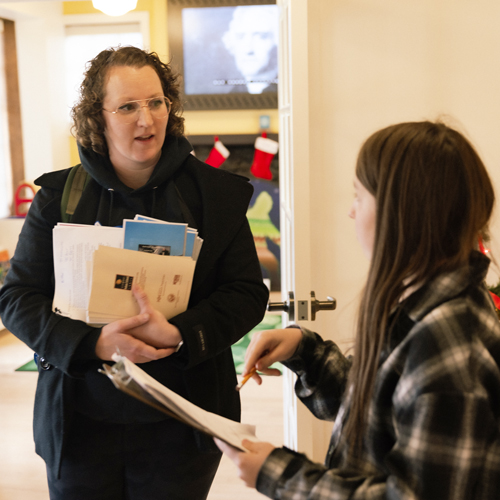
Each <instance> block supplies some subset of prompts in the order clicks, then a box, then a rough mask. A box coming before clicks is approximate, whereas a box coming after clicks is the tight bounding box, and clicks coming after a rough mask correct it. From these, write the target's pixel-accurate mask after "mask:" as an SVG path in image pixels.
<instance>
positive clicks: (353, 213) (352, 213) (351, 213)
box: [347, 203, 356, 219]
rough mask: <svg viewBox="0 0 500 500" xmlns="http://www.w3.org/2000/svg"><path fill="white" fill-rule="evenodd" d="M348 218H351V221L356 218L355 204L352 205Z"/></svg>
mask: <svg viewBox="0 0 500 500" xmlns="http://www.w3.org/2000/svg"><path fill="white" fill-rule="evenodd" d="M347 216H348V217H350V218H351V219H355V218H356V212H355V211H354V203H353V204H352V205H351V208H350V209H349V212H347Z"/></svg>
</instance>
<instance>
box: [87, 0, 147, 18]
mask: <svg viewBox="0 0 500 500" xmlns="http://www.w3.org/2000/svg"><path fill="white" fill-rule="evenodd" d="M92 5H93V6H94V8H95V9H98V10H100V11H101V12H104V14H107V15H108V16H123V14H126V13H127V12H130V11H131V10H134V9H135V8H136V7H137V0H92Z"/></svg>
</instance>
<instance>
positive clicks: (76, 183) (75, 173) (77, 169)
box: [61, 164, 90, 222]
mask: <svg viewBox="0 0 500 500" xmlns="http://www.w3.org/2000/svg"><path fill="white" fill-rule="evenodd" d="M89 180H90V176H89V175H88V173H87V171H86V170H85V169H84V168H83V167H82V165H81V164H78V165H75V166H74V167H73V168H72V169H71V171H70V173H69V175H68V178H67V179H66V184H64V190H63V194H62V199H61V220H62V221H63V222H71V217H72V215H73V214H74V213H75V210H76V207H77V205H78V202H79V201H80V198H81V197H82V193H83V190H84V189H85V188H86V187H87V184H88V182H89Z"/></svg>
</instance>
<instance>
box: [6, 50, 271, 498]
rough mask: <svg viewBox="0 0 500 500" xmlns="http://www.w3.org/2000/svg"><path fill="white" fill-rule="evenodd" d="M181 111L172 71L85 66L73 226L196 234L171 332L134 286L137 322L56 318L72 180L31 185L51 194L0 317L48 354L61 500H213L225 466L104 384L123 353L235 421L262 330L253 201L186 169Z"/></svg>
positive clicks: (45, 178)
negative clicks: (244, 362) (257, 330)
mask: <svg viewBox="0 0 500 500" xmlns="http://www.w3.org/2000/svg"><path fill="white" fill-rule="evenodd" d="M181 112H182V106H181V103H180V99H179V85H178V83H177V77H176V75H175V74H174V73H173V72H172V70H171V68H170V66H169V65H167V64H165V63H163V62H161V61H160V59H159V58H158V56H157V55H156V54H155V53H148V52H146V51H144V50H141V49H138V48H135V47H121V48H117V49H108V50H104V51H102V52H101V53H100V54H98V55H97V56H96V57H95V58H94V59H93V60H92V61H90V62H89V64H88V67H87V71H86V73H85V78H84V80H83V83H82V85H81V98H80V101H79V102H78V103H77V104H76V105H75V107H74V108H73V112H72V116H73V120H74V127H73V130H74V133H75V135H76V138H77V142H78V148H79V154H80V159H81V165H82V166H83V168H84V170H85V171H86V173H87V176H88V179H89V181H88V183H87V185H86V187H85V189H84V190H83V193H82V195H81V198H80V201H79V203H78V204H77V206H76V209H75V210H74V214H73V216H72V219H71V221H72V222H73V223H80V224H96V223H98V224H101V225H105V226H120V225H122V223H123V220H124V219H133V218H134V216H135V215H136V214H140V215H145V216H149V217H153V218H156V219H161V220H166V221H170V222H182V223H188V224H189V226H191V227H194V228H196V229H198V232H199V234H200V236H201V237H202V238H203V240H204V243H203V246H202V250H201V252H200V255H199V257H198V261H197V265H196V271H195V275H194V279H193V284H192V290H191V297H190V301H189V306H188V309H187V311H185V312H183V313H181V314H179V315H177V316H175V317H173V318H171V319H169V320H168V321H167V320H166V318H165V317H164V316H162V315H161V314H160V313H159V312H158V311H156V310H155V309H154V305H153V303H152V302H151V303H150V301H149V299H148V297H147V296H146V295H145V294H144V292H143V291H142V290H141V289H140V288H138V287H137V288H134V289H133V293H134V295H135V298H136V300H137V302H138V304H139V307H140V313H139V314H138V315H137V316H134V317H131V318H128V319H124V320H119V321H115V322H112V323H109V324H107V325H104V326H103V327H102V328H97V327H95V326H92V325H88V324H86V323H84V322H82V321H77V320H73V319H70V318H68V317H64V316H61V315H59V314H56V312H54V311H53V310H52V300H53V296H54V266H53V257H52V229H53V227H54V226H55V225H56V224H57V223H58V222H60V221H61V220H62V214H61V206H62V205H61V200H62V193H63V188H64V186H65V184H66V180H67V178H68V175H69V172H70V170H71V169H67V170H63V171H58V172H52V173H47V174H44V175H42V176H41V177H40V178H39V179H37V181H36V183H37V184H38V185H40V186H41V190H40V191H39V192H38V193H37V195H36V197H35V199H34V201H33V203H32V206H31V208H30V211H29V213H28V215H27V217H26V221H25V223H24V227H23V230H22V232H21V235H20V238H19V242H18V246H17V248H16V251H15V255H14V257H13V259H12V263H11V269H10V272H9V274H8V277H7V280H6V282H5V284H4V286H3V287H2V289H1V293H0V314H1V317H2V321H3V323H4V324H5V326H6V327H7V328H8V329H9V330H10V331H11V332H12V333H13V334H14V335H16V336H17V337H19V338H20V339H21V340H23V341H24V342H25V343H26V344H27V345H28V346H29V347H30V348H32V349H33V350H34V351H35V352H36V353H37V354H38V370H39V378H38V386H37V391H36V398H35V411H34V437H35V444H36V452H37V453H38V454H39V455H40V456H41V457H42V458H43V459H44V460H45V462H46V466H47V477H48V484H49V491H50V498H51V499H52V500H62V499H64V500H78V499H85V500H99V499H102V500H124V499H137V500H139V499H140V500H148V499H151V500H153V499H164V498H168V499H186V498H190V499H204V498H206V497H207V495H208V491H209V489H210V485H211V483H212V481H213V478H214V476H215V473H216V470H217V467H218V464H219V461H220V457H221V453H220V451H219V450H218V449H217V447H216V446H215V445H214V443H213V441H212V440H211V439H209V438H207V437H206V436H204V435H202V434H200V433H198V432H196V431H194V430H193V429H192V428H190V427H187V426H185V425H183V424H181V423H180V422H178V421H177V420H175V419H172V418H168V417H167V416H166V415H164V414H163V413H161V412H159V411H157V410H155V409H154V408H151V407H149V406H148V405H145V404H144V403H142V402H140V401H137V400H135V399H133V398H131V397H129V396H127V395H126V394H124V393H122V392H120V391H117V390H116V389H115V387H114V386H113V384H112V383H111V382H110V381H109V379H107V377H105V376H104V375H102V374H100V373H99V372H98V369H99V368H101V367H102V364H103V362H104V361H110V360H112V356H113V354H114V353H115V352H117V351H119V352H120V353H121V354H122V355H124V356H126V357H128V358H129V359H130V360H131V361H133V362H136V363H141V367H142V368H143V369H144V370H145V371H146V372H148V373H149V374H150V375H151V376H152V377H154V378H155V379H157V380H158V381H160V382H161V383H162V384H164V385H166V386H168V387H169V388H170V389H172V390H174V391H175V392H177V393H178V394H180V395H182V396H183V397H185V398H186V399H188V400H190V401H192V402H193V403H195V404H196V405H198V406H201V407H202V408H204V409H206V410H208V411H211V412H214V413H218V414H220V415H223V416H225V417H227V418H231V419H233V420H238V419H239V417H240V401H239V397H238V393H237V392H236V391H235V390H234V387H235V385H236V383H237V379H236V373H235V369H234V362H233V359H232V354H231V349H230V347H231V345H232V344H233V343H234V342H236V341H237V340H238V339H240V338H241V337H242V336H243V335H244V334H245V333H247V332H248V331H249V330H251V329H252V328H253V327H254V326H255V325H256V324H257V323H259V322H260V321H261V319H262V317H263V315H264V311H265V307H266V303H267V298H268V291H267V288H266V287H265V285H264V284H263V280H262V275H261V271H260V266H259V262H258V259H257V255H256V250H255V245H254V243H253V237H252V234H251V232H250V228H249V225H248V222H247V219H246V210H247V208H248V203H249V201H250V198H251V195H252V188H251V186H250V184H249V183H248V180H247V179H245V178H242V177H239V176H236V175H233V174H230V173H228V172H225V171H222V170H218V169H214V168H213V167H209V166H208V165H206V164H204V163H202V162H200V161H199V160H197V159H196V158H195V157H194V156H193V155H192V154H191V151H192V147H191V145H190V144H189V142H188V141H187V139H186V138H185V137H184V135H183V133H184V119H183V118H182V117H181ZM165 262H166V265H168V259H166V261H165ZM242 311H245V312H244V313H242Z"/></svg>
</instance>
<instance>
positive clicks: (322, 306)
mask: <svg viewBox="0 0 500 500" xmlns="http://www.w3.org/2000/svg"><path fill="white" fill-rule="evenodd" d="M336 307H337V301H336V300H335V299H334V298H333V297H327V300H326V301H323V302H320V301H319V300H317V299H316V294H315V293H314V292H313V291H311V321H314V320H315V319H316V313H317V312H318V311H333V310H334V309H335V308H336Z"/></svg>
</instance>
